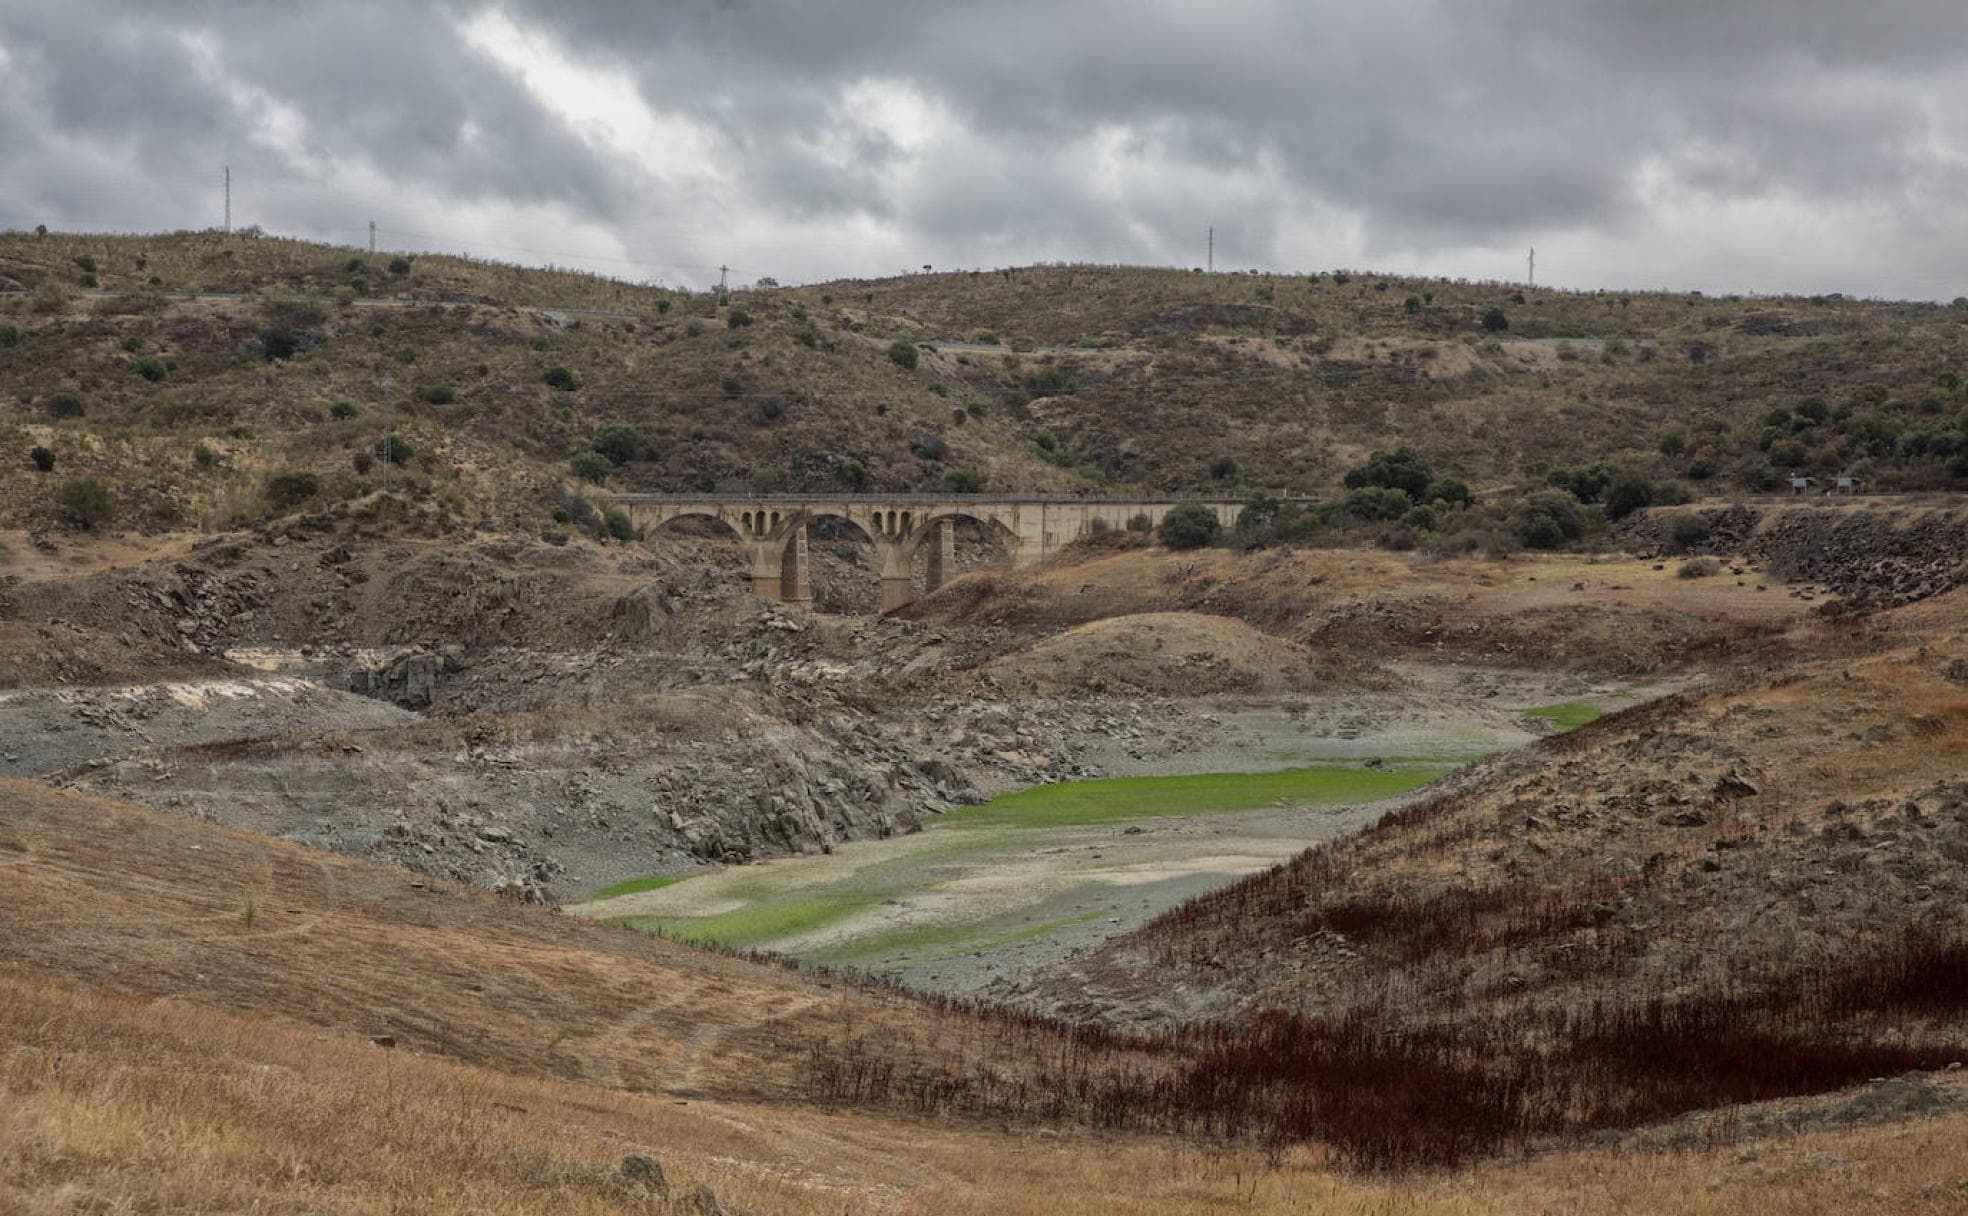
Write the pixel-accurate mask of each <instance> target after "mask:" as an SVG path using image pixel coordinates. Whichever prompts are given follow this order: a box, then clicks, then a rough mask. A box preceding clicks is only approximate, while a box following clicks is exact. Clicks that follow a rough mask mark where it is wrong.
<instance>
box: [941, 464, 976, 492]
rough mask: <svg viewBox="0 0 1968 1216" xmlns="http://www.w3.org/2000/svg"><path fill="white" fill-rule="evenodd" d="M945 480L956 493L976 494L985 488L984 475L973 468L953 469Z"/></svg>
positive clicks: (946, 475) (945, 476)
mask: <svg viewBox="0 0 1968 1216" xmlns="http://www.w3.org/2000/svg"><path fill="white" fill-rule="evenodd" d="M943 480H944V481H945V482H946V483H947V484H948V485H949V487H950V491H951V493H954V494H975V493H977V492H978V491H980V490H982V489H983V488H984V475H983V474H982V473H979V472H978V471H977V470H976V469H971V468H963V469H951V470H950V471H949V472H948V473H947V474H945V475H944V478H943Z"/></svg>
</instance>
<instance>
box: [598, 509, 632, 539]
mask: <svg viewBox="0 0 1968 1216" xmlns="http://www.w3.org/2000/svg"><path fill="white" fill-rule="evenodd" d="M601 524H602V527H604V528H606V529H607V530H608V535H609V536H611V537H613V538H614V539H616V540H619V541H621V542H623V543H624V544H627V543H628V542H629V541H632V540H634V539H635V538H636V531H635V525H634V524H632V523H630V522H629V513H628V512H627V511H624V510H622V509H621V508H620V507H610V508H608V510H606V511H604V512H602V516H601Z"/></svg>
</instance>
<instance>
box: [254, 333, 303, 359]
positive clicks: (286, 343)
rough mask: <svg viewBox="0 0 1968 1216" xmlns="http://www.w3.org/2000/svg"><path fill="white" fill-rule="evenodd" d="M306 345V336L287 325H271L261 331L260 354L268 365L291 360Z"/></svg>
mask: <svg viewBox="0 0 1968 1216" xmlns="http://www.w3.org/2000/svg"><path fill="white" fill-rule="evenodd" d="M306 344H307V336H306V335H304V334H302V333H300V332H299V331H298V330H294V329H290V328H288V327H287V326H285V325H269V326H268V327H267V328H265V329H263V330H261V331H260V354H261V356H262V357H263V358H265V359H266V361H267V362H268V363H276V362H278V361H280V360H282V359H291V358H293V357H294V356H295V355H297V354H299V353H300V352H301V349H302V348H303V347H304V346H305V345H306Z"/></svg>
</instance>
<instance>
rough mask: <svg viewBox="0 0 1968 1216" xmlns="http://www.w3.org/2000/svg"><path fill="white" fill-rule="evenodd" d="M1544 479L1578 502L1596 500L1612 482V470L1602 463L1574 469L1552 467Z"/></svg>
mask: <svg viewBox="0 0 1968 1216" xmlns="http://www.w3.org/2000/svg"><path fill="white" fill-rule="evenodd" d="M1545 481H1546V482H1547V483H1549V484H1551V485H1554V486H1556V487H1558V488H1559V489H1561V490H1564V491H1565V492H1567V493H1569V494H1570V495H1571V496H1572V497H1573V498H1576V499H1578V500H1579V501H1580V502H1597V501H1599V496H1600V495H1601V494H1604V493H1605V492H1606V487H1607V486H1609V485H1611V484H1612V482H1613V471H1612V470H1611V469H1609V468H1607V467H1606V466H1605V465H1603V464H1595V465H1592V466H1591V467H1589V468H1587V467H1581V468H1576V469H1553V470H1552V471H1551V473H1550V475H1549V476H1547V477H1546V478H1545Z"/></svg>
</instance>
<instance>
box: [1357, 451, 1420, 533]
mask: <svg viewBox="0 0 1968 1216" xmlns="http://www.w3.org/2000/svg"><path fill="white" fill-rule="evenodd" d="M1434 479H1435V475H1434V473H1433V471H1432V470H1430V469H1429V467H1428V462H1427V461H1426V460H1423V459H1422V458H1421V454H1420V453H1419V452H1416V451H1415V450H1414V449H1413V448H1411V447H1407V446H1405V445H1403V446H1401V447H1398V448H1395V449H1394V450H1393V451H1391V452H1373V453H1370V454H1369V455H1368V456H1367V462H1366V463H1365V464H1362V465H1356V466H1354V467H1353V468H1351V469H1348V470H1347V471H1346V478H1345V481H1346V488H1347V489H1349V490H1357V489H1360V488H1362V487H1365V486H1384V487H1386V488H1388V489H1391V490H1399V491H1401V492H1402V493H1403V494H1405V495H1407V497H1408V499H1409V500H1410V504H1412V503H1414V502H1420V501H1422V500H1423V496H1424V495H1425V494H1426V493H1427V492H1428V486H1429V483H1431V482H1432V481H1434ZM1401 509H1402V510H1403V511H1405V510H1407V507H1402V508H1401ZM1390 518H1391V517H1390Z"/></svg>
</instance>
